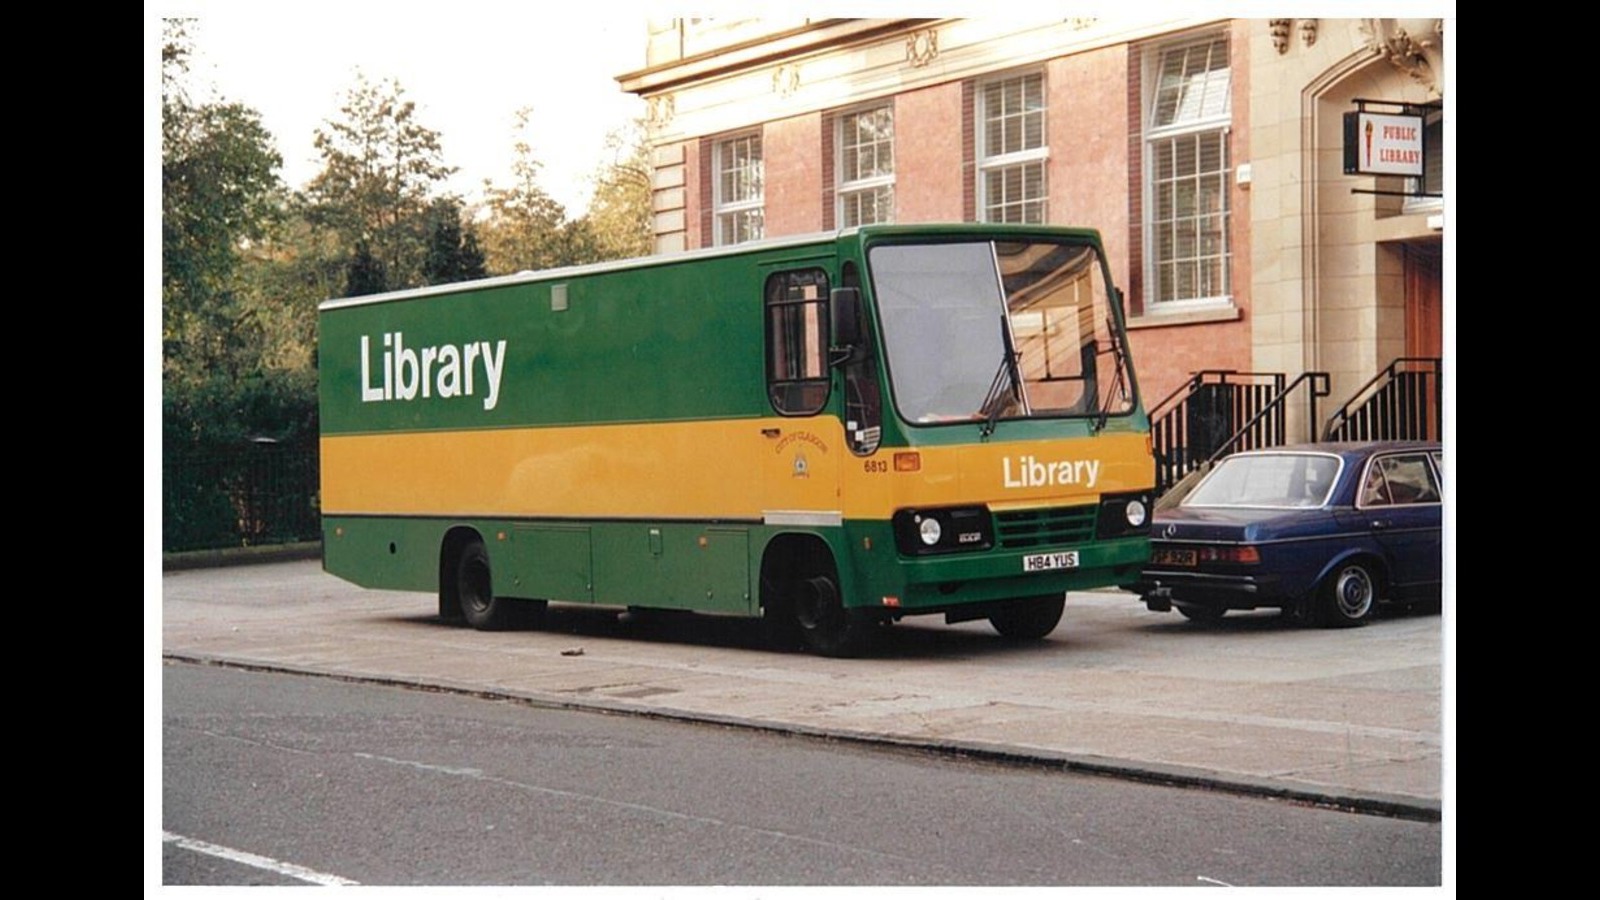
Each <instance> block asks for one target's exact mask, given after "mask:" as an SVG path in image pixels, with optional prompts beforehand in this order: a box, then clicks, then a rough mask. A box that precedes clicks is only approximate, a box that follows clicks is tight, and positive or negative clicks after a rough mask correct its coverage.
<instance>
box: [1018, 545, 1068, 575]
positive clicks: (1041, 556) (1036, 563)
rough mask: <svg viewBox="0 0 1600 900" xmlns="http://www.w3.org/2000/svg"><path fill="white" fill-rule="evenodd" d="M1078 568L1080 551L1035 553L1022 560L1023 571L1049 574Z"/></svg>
mask: <svg viewBox="0 0 1600 900" xmlns="http://www.w3.org/2000/svg"><path fill="white" fill-rule="evenodd" d="M1077 567H1078V551H1076V550H1068V551H1066V552H1065V553H1033V554H1030V555H1028V556H1024V557H1023V558H1022V571H1024V572H1048V571H1050V570H1051V569H1076V568H1077Z"/></svg>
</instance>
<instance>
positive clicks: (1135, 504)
mask: <svg viewBox="0 0 1600 900" xmlns="http://www.w3.org/2000/svg"><path fill="white" fill-rule="evenodd" d="M1123 515H1126V516H1127V517H1128V525H1129V526H1130V527H1133V528H1142V527H1143V526H1144V520H1145V515H1146V510H1145V508H1144V501H1142V500H1129V501H1128V505H1127V507H1126V508H1125V509H1124V510H1123Z"/></svg>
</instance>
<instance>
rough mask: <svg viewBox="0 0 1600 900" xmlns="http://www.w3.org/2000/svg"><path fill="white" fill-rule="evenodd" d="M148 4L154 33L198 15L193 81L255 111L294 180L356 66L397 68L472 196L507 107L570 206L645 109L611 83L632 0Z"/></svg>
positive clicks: (509, 121)
mask: <svg viewBox="0 0 1600 900" xmlns="http://www.w3.org/2000/svg"><path fill="white" fill-rule="evenodd" d="M146 11H147V15H149V16H151V18H150V19H147V26H148V27H149V28H153V29H154V30H155V37H154V40H155V41H156V42H158V43H159V39H160V37H159V35H160V23H159V21H154V20H155V19H159V18H166V17H177V16H184V17H193V18H195V19H197V20H198V21H197V23H196V24H195V25H194V26H192V27H191V28H190V38H191V41H192V44H193V47H194V50H195V55H194V59H193V60H192V63H191V67H190V76H191V84H193V85H195V86H197V87H198V86H204V85H207V84H209V85H211V86H213V87H214V88H215V90H216V91H217V93H218V94H220V95H221V97H222V98H224V99H226V100H229V101H235V102H239V103H243V104H245V105H247V106H250V107H253V108H254V109H256V110H257V111H258V112H260V113H261V118H262V122H263V124H264V125H265V126H266V128H267V130H268V131H269V132H271V133H272V135H273V137H274V139H275V140H276V145H277V150H278V152H279V154H281V155H282V156H283V171H282V175H283V179H284V181H285V182H286V183H287V184H288V185H289V186H290V187H291V188H296V189H298V188H301V187H303V186H304V185H305V183H306V182H307V181H309V180H310V179H311V178H312V177H313V176H315V175H316V173H317V172H318V171H319V170H320V168H321V166H320V160H319V158H318V156H317V152H316V149H315V148H314V147H313V145H312V139H313V132H314V131H315V130H316V129H317V128H318V127H319V126H322V125H323V123H324V122H326V121H328V120H329V119H336V118H338V117H339V107H340V106H341V105H342V104H343V102H344V100H345V97H346V94H347V93H348V91H349V89H350V88H351V87H353V86H354V85H355V84H356V76H357V72H358V71H359V72H360V73H362V74H364V75H365V76H366V77H367V79H368V80H369V81H373V82H378V81H382V80H387V79H388V78H390V77H393V78H396V79H398V80H399V82H400V86H401V87H402V88H404V90H405V96H406V98H407V99H410V100H412V101H414V102H415V103H416V104H417V121H418V122H419V123H420V124H422V125H423V126H425V127H427V128H430V129H432V130H434V131H435V132H438V133H439V135H440V139H441V143H442V145H443V150H444V154H443V156H444V162H445V163H446V164H447V165H452V166H457V167H459V168H460V171H459V172H458V173H457V174H456V176H455V177H454V178H453V179H452V180H451V181H450V182H449V188H450V189H451V190H453V191H455V192H456V193H459V194H461V195H463V196H465V197H467V198H468V199H473V198H476V197H478V196H479V195H481V189H482V185H483V181H484V179H485V178H490V179H493V180H494V181H495V182H496V183H497V184H501V185H507V184H509V182H510V165H511V160H512V149H511V148H512V143H513V141H514V137H513V132H512V129H513V126H514V123H515V115H514V114H515V112H516V110H517V109H519V108H521V107H524V106H527V107H531V108H532V109H533V121H534V126H535V127H534V130H533V141H532V143H533V151H534V157H535V158H536V159H538V160H539V161H540V162H541V163H543V166H544V168H543V170H542V180H543V187H544V189H545V190H546V191H547V192H548V193H549V194H550V195H551V196H553V197H555V198H556V199H557V200H558V201H560V202H561V203H562V204H564V205H565V206H566V207H567V211H568V214H569V215H577V214H579V213H581V212H583V209H584V207H585V205H586V204H587V202H588V196H589V193H590V190H591V183H590V176H591V175H592V174H593V173H594V170H595V168H596V166H597V165H598V164H599V163H600V162H601V161H602V159H603V158H604V156H603V151H604V143H605V138H606V135H607V133H608V132H610V131H611V130H613V129H616V128H618V127H621V126H623V125H625V124H626V123H628V122H629V121H630V120H631V119H633V118H636V117H638V116H640V115H642V114H643V112H644V104H643V103H642V101H640V100H639V99H638V98H637V97H635V96H633V95H631V94H626V93H623V91H622V90H621V88H620V87H619V86H618V85H617V82H616V76H617V75H620V74H622V73H624V72H629V71H634V70H637V69H641V68H643V67H644V58H645V37H646V31H645V15H646V7H645V6H643V5H642V4H639V3H620V4H619V3H610V2H608V3H604V4H591V5H588V6H579V5H576V4H574V5H573V6H572V7H563V6H562V5H561V4H559V3H548V4H547V3H517V2H505V0H501V2H491V0H453V2H450V3H442V2H420V0H402V2H388V3H384V2H378V0H321V2H308V0H275V2H271V3H268V2H261V0H257V2H241V0H232V2H226V0H189V2H160V3H156V4H152V5H148V6H147V7H146ZM146 39H147V41H149V40H151V36H150V34H148V33H147V35H146ZM158 90H159V88H158Z"/></svg>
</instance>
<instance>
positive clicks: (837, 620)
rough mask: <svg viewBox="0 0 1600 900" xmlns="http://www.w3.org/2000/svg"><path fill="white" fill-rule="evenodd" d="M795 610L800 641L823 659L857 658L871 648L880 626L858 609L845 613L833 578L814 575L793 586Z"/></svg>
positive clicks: (847, 610) (836, 583)
mask: <svg viewBox="0 0 1600 900" xmlns="http://www.w3.org/2000/svg"><path fill="white" fill-rule="evenodd" d="M793 592H794V593H793V597H792V601H791V602H792V604H793V605H792V607H791V608H792V609H793V612H794V621H795V624H796V626H797V627H798V628H799V631H800V637H801V639H802V640H804V641H805V645H806V647H807V648H808V649H810V650H811V651H812V652H813V653H817V654H819V655H822V656H840V657H848V656H858V655H860V654H861V653H862V652H863V651H865V650H866V649H867V648H868V647H869V646H871V644H872V639H873V637H874V635H875V634H876V633H877V630H878V628H877V626H878V622H877V620H876V619H874V618H873V617H871V616H870V615H868V614H866V613H864V612H862V611H861V610H856V609H845V607H844V601H843V598H841V597H840V594H839V584H838V582H837V581H835V580H834V578H833V576H832V575H813V576H812V577H810V578H805V579H801V580H800V581H799V582H798V583H796V584H795V585H794V586H793Z"/></svg>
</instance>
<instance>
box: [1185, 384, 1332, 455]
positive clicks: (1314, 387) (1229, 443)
mask: <svg viewBox="0 0 1600 900" xmlns="http://www.w3.org/2000/svg"><path fill="white" fill-rule="evenodd" d="M1332 383H1333V382H1332V379H1331V378H1329V376H1328V373H1327V372H1305V373H1303V374H1301V376H1300V377H1299V378H1296V379H1295V380H1294V381H1292V382H1290V383H1289V385H1288V387H1285V388H1284V389H1283V390H1281V391H1279V392H1278V396H1276V397H1274V398H1273V399H1272V401H1271V402H1270V403H1268V404H1267V405H1266V406H1263V407H1262V408H1261V409H1260V410H1259V411H1258V412H1257V413H1256V414H1255V415H1253V416H1251V417H1250V418H1249V419H1248V420H1247V421H1246V422H1245V423H1244V424H1243V425H1240V426H1239V430H1238V431H1235V432H1234V433H1233V435H1232V436H1231V437H1229V438H1228V439H1227V440H1226V441H1224V442H1223V443H1222V446H1221V447H1218V448H1217V449H1216V450H1215V451H1214V452H1213V453H1212V454H1211V455H1210V456H1209V457H1207V458H1206V462H1208V463H1211V462H1216V461H1217V460H1219V459H1221V458H1222V457H1224V456H1227V455H1228V454H1230V453H1235V452H1238V450H1241V449H1246V448H1245V446H1244V440H1245V437H1246V435H1248V434H1250V433H1251V431H1252V429H1254V428H1255V427H1256V426H1257V425H1258V424H1260V423H1261V422H1263V421H1265V420H1266V418H1267V416H1268V415H1271V414H1274V413H1282V412H1283V410H1284V409H1286V408H1287V406H1288V401H1289V397H1290V395H1291V394H1293V393H1294V391H1295V389H1296V388H1298V387H1299V386H1300V385H1301V384H1309V385H1310V391H1311V393H1310V394H1309V395H1308V396H1307V402H1308V403H1309V404H1310V409H1309V410H1308V414H1307V417H1306V422H1307V428H1308V429H1310V432H1311V433H1310V435H1309V439H1314V438H1315V437H1316V427H1317V400H1318V399H1320V398H1322V397H1326V396H1328V395H1329V394H1331V393H1333V387H1332ZM1278 424H1279V430H1278V432H1277V437H1278V438H1279V443H1280V444H1281V443H1284V441H1283V440H1282V439H1283V431H1282V421H1281V420H1280V421H1279V423H1278ZM1255 446H1276V445H1275V444H1257V445H1255Z"/></svg>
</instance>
